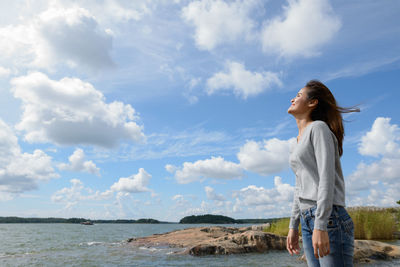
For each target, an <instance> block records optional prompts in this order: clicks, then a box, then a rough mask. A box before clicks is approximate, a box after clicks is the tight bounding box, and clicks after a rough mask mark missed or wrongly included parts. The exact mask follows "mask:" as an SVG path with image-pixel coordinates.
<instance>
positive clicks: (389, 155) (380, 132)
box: [346, 117, 400, 206]
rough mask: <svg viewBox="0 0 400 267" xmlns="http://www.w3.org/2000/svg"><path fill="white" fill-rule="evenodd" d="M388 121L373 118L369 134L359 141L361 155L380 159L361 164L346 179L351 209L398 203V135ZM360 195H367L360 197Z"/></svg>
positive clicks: (397, 128) (395, 128)
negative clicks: (355, 206) (361, 206)
mask: <svg viewBox="0 0 400 267" xmlns="http://www.w3.org/2000/svg"><path fill="white" fill-rule="evenodd" d="M390 121H391V119H390V118H381V117H378V118H376V120H375V121H374V123H373V125H372V127H371V130H370V131H368V132H367V133H366V134H365V135H364V136H363V137H362V138H361V142H360V145H359V152H360V154H362V155H365V156H374V157H379V158H378V159H377V160H375V161H373V162H370V163H365V162H360V163H359V164H358V166H357V169H356V170H355V171H354V172H353V173H351V174H350V175H349V176H348V177H347V179H346V181H347V183H346V188H347V189H348V195H349V196H350V203H352V204H354V205H360V204H364V205H367V204H368V205H383V206H388V205H395V201H397V200H398V199H395V197H397V196H398V195H399V193H398V191H399V189H396V188H399V183H398V181H399V180H400V149H399V147H400V131H399V127H398V125H396V124H391V123H390ZM360 191H368V192H369V195H368V196H367V197H360V196H359V192H360ZM378 195H379V197H378ZM361 202H364V203H361Z"/></svg>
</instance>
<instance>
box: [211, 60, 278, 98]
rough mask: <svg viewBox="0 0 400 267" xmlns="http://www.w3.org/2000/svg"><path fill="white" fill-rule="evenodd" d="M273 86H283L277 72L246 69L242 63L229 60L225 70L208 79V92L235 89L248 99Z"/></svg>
mask: <svg viewBox="0 0 400 267" xmlns="http://www.w3.org/2000/svg"><path fill="white" fill-rule="evenodd" d="M273 86H278V87H280V86H282V82H281V80H280V79H279V75H278V74H277V73H274V72H269V71H266V72H252V71H249V70H246V69H245V66H244V65H243V64H241V63H238V62H232V61H228V62H227V63H226V70H225V71H223V72H218V73H215V74H214V75H213V76H212V77H211V78H209V79H208V80H207V94H208V95H212V94H214V93H216V92H219V91H233V93H234V94H235V95H236V96H240V97H242V98H244V99H246V98H247V97H249V96H256V95H258V94H261V93H263V92H265V91H267V90H268V89H270V88H271V87H273Z"/></svg>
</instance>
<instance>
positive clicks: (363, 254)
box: [354, 240, 400, 262]
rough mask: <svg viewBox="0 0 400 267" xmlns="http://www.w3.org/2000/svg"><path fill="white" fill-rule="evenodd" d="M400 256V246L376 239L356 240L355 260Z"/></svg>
mask: <svg viewBox="0 0 400 267" xmlns="http://www.w3.org/2000/svg"><path fill="white" fill-rule="evenodd" d="M398 258H400V247H399V246H395V245H390V244H387V243H383V242H379V241H374V240H355V241H354V261H355V262H371V261H372V260H390V259H398Z"/></svg>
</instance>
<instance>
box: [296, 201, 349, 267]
mask: <svg viewBox="0 0 400 267" xmlns="http://www.w3.org/2000/svg"><path fill="white" fill-rule="evenodd" d="M316 208H317V207H316V206H314V207H312V208H310V209H307V210H305V211H303V212H302V213H301V216H300V222H301V232H302V236H303V249H304V253H305V255H306V259H307V264H308V266H310V267H316V266H323V267H328V266H332V267H339V266H353V254H354V225H353V220H352V219H351V217H350V216H349V214H348V213H347V211H346V209H345V208H344V207H341V206H336V205H334V206H333V208H332V214H331V216H330V217H329V220H328V235H329V246H330V253H329V254H328V255H327V256H324V257H322V258H319V259H317V258H315V256H314V248H313V246H312V233H313V230H314V220H315V210H316Z"/></svg>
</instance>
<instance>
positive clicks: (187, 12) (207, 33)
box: [182, 0, 257, 50]
mask: <svg viewBox="0 0 400 267" xmlns="http://www.w3.org/2000/svg"><path fill="white" fill-rule="evenodd" d="M256 3H257V1H252V0H251V1H240V0H237V1H230V2H225V1H221V0H217V1H211V0H202V1H194V2H191V3H190V4H188V5H187V6H186V7H184V8H183V9H182V17H183V18H184V20H185V21H186V22H187V23H190V24H192V25H193V26H194V27H195V34H194V39H195V41H196V45H197V46H198V48H199V49H202V50H212V49H214V48H215V47H217V46H218V45H221V44H223V43H233V42H235V41H237V40H240V39H241V38H243V37H244V38H249V37H250V35H251V31H252V29H253V27H254V22H253V20H252V19H251V18H250V16H249V13H250V11H251V10H252V9H253V8H254V7H255V4H256Z"/></svg>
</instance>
